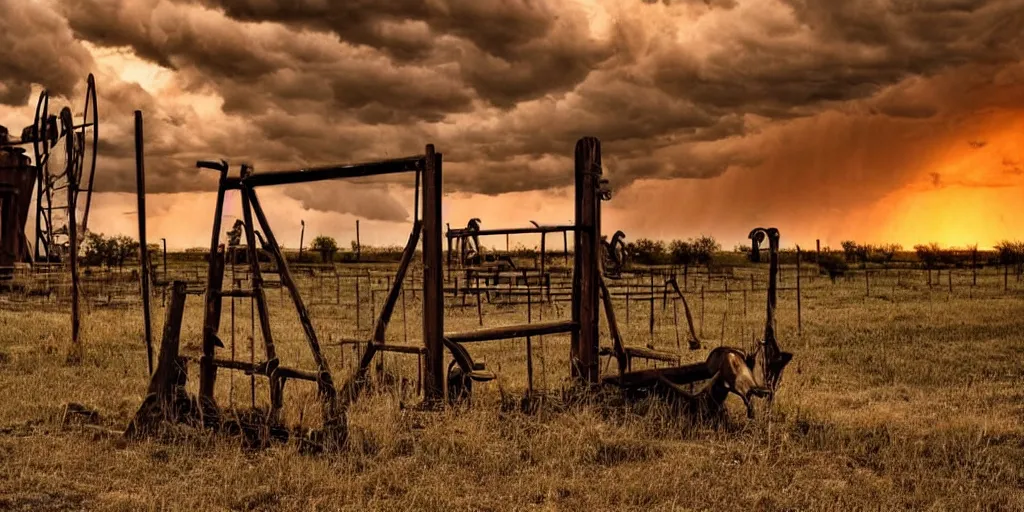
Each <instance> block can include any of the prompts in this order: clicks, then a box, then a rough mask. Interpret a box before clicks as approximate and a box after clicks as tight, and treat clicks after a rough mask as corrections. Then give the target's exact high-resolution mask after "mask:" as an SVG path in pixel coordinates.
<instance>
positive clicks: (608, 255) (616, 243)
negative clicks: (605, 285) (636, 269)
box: [601, 231, 629, 279]
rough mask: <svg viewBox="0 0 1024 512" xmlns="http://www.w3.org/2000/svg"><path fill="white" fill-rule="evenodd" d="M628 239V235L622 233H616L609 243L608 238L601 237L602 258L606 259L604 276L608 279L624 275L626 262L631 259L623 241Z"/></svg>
mask: <svg viewBox="0 0 1024 512" xmlns="http://www.w3.org/2000/svg"><path fill="white" fill-rule="evenodd" d="M625 238H626V234H625V233H623V232H622V231H616V232H615V234H614V235H612V240H611V241H610V242H609V241H608V240H607V237H603V236H602V237H601V249H602V251H603V252H602V257H603V258H604V276H605V277H607V278H611V279H615V278H618V277H619V276H621V275H622V270H623V269H625V267H626V260H627V258H628V257H629V253H628V252H627V251H626V242H623V239H625Z"/></svg>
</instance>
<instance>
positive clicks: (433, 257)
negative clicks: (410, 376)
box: [423, 144, 444, 402]
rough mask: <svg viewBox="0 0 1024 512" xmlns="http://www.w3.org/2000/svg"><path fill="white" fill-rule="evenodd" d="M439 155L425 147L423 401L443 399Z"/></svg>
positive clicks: (442, 302)
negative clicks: (424, 382) (424, 353)
mask: <svg viewBox="0 0 1024 512" xmlns="http://www.w3.org/2000/svg"><path fill="white" fill-rule="evenodd" d="M441 161H442V160H441V155H440V154H439V153H435V152H434V145H433V144H428V145H427V147H426V155H425V158H424V165H423V343H424V348H425V349H426V357H425V358H424V359H425V362H426V364H425V365H424V372H423V373H424V380H425V381H426V385H425V386H424V400H426V401H427V402H437V401H440V400H442V399H443V398H444V352H443V350H444V344H443V340H442V337H443V336H444V291H443V290H442V287H443V285H444V274H443V266H442V259H441V252H442V251H441V188H442V184H443V178H442V170H441Z"/></svg>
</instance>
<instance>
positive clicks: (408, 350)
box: [373, 343, 426, 354]
mask: <svg viewBox="0 0 1024 512" xmlns="http://www.w3.org/2000/svg"><path fill="white" fill-rule="evenodd" d="M373 345H374V346H373V348H374V349H375V350H377V351H380V352H396V353H399V354H425V353H426V349H425V348H424V347H413V346H409V345H386V344H383V343H374V344H373Z"/></svg>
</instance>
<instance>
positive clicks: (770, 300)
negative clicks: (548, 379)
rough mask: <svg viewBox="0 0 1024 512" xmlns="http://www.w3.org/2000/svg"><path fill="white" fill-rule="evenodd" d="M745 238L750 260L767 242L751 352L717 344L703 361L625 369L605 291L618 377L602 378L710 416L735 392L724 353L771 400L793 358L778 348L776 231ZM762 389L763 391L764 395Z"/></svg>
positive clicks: (626, 359)
mask: <svg viewBox="0 0 1024 512" xmlns="http://www.w3.org/2000/svg"><path fill="white" fill-rule="evenodd" d="M749 237H750V239H751V241H752V242H753V246H752V250H751V259H754V258H755V257H756V256H755V255H757V254H759V253H758V251H759V250H760V244H762V243H763V242H764V241H765V240H766V239H767V240H768V242H769V269H768V290H767V308H766V312H765V330H764V339H763V340H760V341H759V342H758V343H757V346H756V348H755V349H754V350H752V351H750V352H747V351H743V350H741V349H738V348H732V347H719V348H718V349H715V350H713V351H712V352H711V353H710V354H709V355H708V358H707V360H705V361H702V362H697V363H692V364H686V365H680V366H671V367H664V368H653V369H644V370H638V371H630V370H629V361H630V359H631V357H630V354H629V353H628V352H627V349H626V348H625V347H624V346H623V343H622V341H621V336H620V334H619V330H618V327H617V326H616V325H615V317H614V313H613V311H612V308H611V301H610V298H609V296H608V293H607V290H606V289H605V291H604V294H603V295H604V297H605V309H606V311H607V312H608V315H607V316H608V322H609V331H610V332H611V335H612V339H613V342H614V346H613V354H614V356H615V358H616V359H617V361H618V369H619V371H618V375H609V376H606V377H604V379H603V381H604V382H605V383H607V384H610V385H614V386H617V387H619V388H622V389H624V390H625V391H627V392H628V393H631V394H634V395H639V396H646V395H647V394H651V393H653V394H657V395H661V396H666V397H667V398H669V399H671V400H673V402H674V403H676V404H677V405H681V406H682V408H683V409H686V410H689V411H696V412H699V413H700V414H711V415H715V414H718V413H720V412H721V411H722V410H724V409H723V405H724V401H725V399H726V397H727V396H728V393H729V392H730V391H733V392H735V390H734V389H733V388H732V386H733V385H734V383H731V382H727V381H726V372H725V370H724V369H723V368H722V367H720V366H719V364H720V363H719V361H720V359H721V358H720V356H721V354H723V353H734V354H737V355H739V356H740V357H742V358H743V361H744V363H745V365H746V367H747V368H748V369H749V371H750V372H751V373H752V375H753V378H754V380H755V381H757V382H758V388H757V389H756V390H755V391H754V392H756V393H760V394H763V395H764V396H767V397H768V399H769V401H770V400H771V399H772V397H774V392H775V390H776V389H777V388H778V385H779V383H780V382H781V380H782V372H783V370H784V369H785V367H786V365H787V364H789V362H790V360H792V358H793V354H792V353H790V352H785V351H783V350H782V349H781V347H780V346H779V343H778V339H777V338H776V334H775V333H776V331H775V308H776V304H777V297H776V290H777V282H778V272H779V231H778V230H777V229H775V228H755V229H754V230H753V231H751V232H750V235H749ZM666 284H667V285H671V286H672V287H673V289H674V291H675V292H676V293H678V294H679V295H680V297H682V294H681V292H679V287H678V285H677V284H676V283H675V281H674V279H673V280H670V281H668V282H666ZM602 286H603V283H602ZM683 301H684V302H683V304H684V307H686V309H687V310H688V309H689V307H688V306H686V302H685V298H683ZM687 320H688V322H689V323H690V329H691V348H695V347H694V344H695V343H696V346H697V347H699V343H700V342H699V340H697V337H696V333H694V332H693V322H692V320H691V319H690V318H689V312H688V311H687ZM702 381H703V382H705V384H704V387H703V388H702V389H701V390H700V391H699V392H697V393H691V392H689V391H687V390H686V389H684V388H683V386H684V385H687V384H694V383H698V382H702ZM761 390H763V393H762V391H761ZM743 398H744V401H745V402H746V403H747V407H748V414H752V409H751V408H750V404H749V402H748V401H747V400H748V398H747V396H744V397H743Z"/></svg>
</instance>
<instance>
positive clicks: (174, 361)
mask: <svg viewBox="0 0 1024 512" xmlns="http://www.w3.org/2000/svg"><path fill="white" fill-rule="evenodd" d="M185 297H187V295H186V294H185V282H184V281H174V283H172V284H171V301H170V303H169V304H168V305H167V308H166V310H165V311H164V330H163V338H161V340H160V354H159V356H158V358H157V364H156V369H155V370H154V372H153V373H152V377H151V378H150V380H149V388H148V389H147V393H156V395H157V397H158V398H159V399H160V401H161V402H166V401H169V400H170V399H171V398H172V397H173V396H174V387H175V386H176V385H177V383H178V373H179V372H180V369H179V368H178V365H179V363H178V352H179V350H180V348H179V346H180V342H181V321H182V318H183V317H184V313H185Z"/></svg>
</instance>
